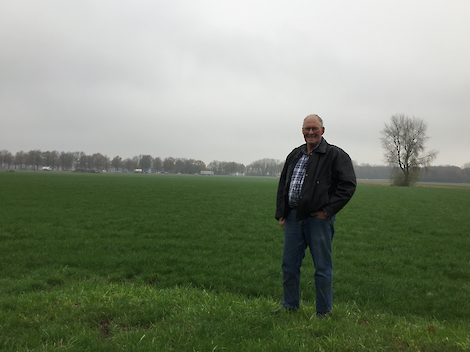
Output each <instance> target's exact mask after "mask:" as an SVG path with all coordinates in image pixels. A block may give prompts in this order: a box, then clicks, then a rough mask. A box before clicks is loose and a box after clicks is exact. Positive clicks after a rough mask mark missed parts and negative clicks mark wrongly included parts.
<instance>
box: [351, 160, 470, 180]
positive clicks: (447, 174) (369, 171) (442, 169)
mask: <svg viewBox="0 0 470 352" xmlns="http://www.w3.org/2000/svg"><path fill="white" fill-rule="evenodd" d="M354 170H355V172H356V177H357V178H358V179H363V180H366V179H369V180H389V179H390V175H391V174H392V171H393V167H392V166H383V165H369V164H361V165H357V164H355V165H354ZM419 179H420V181H421V182H447V183H470V163H468V164H466V165H464V168H460V167H457V166H451V165H446V166H428V167H427V168H421V169H420V170H419Z"/></svg>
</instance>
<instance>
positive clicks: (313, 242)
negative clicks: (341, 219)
mask: <svg viewBox="0 0 470 352" xmlns="http://www.w3.org/2000/svg"><path fill="white" fill-rule="evenodd" d="M324 132H325V128H324V127H323V121H322V119H321V118H320V117H319V116H318V115H309V116H307V117H306V118H305V119H304V122H303V126H302V133H303V135H304V139H305V142H306V143H305V144H303V145H301V146H300V147H298V148H295V149H294V150H293V151H292V152H291V153H290V154H289V155H288V156H287V159H286V162H285V164H284V168H283V170H282V173H281V177H280V180H279V186H278V190H277V205H276V219H277V220H278V221H279V225H281V227H282V229H283V230H284V250H283V253H282V271H283V287H284V297H283V299H282V305H281V306H280V307H279V308H278V309H276V310H275V311H273V312H275V313H277V312H279V311H281V310H284V309H285V310H289V311H290V310H292V311H293V310H296V309H297V308H299V303H300V267H301V266H302V260H303V258H304V257H305V250H306V248H307V246H308V247H309V248H310V253H311V255H312V259H313V263H314V265H315V293H316V313H315V314H314V315H313V316H312V317H319V318H321V319H323V318H325V317H328V316H329V315H331V309H332V307H333V262H332V255H331V241H332V240H333V234H334V221H335V215H336V213H337V212H339V211H340V210H341V209H342V208H343V207H344V206H345V205H346V203H347V202H348V201H349V200H350V199H351V197H352V196H353V194H354V191H355V189H356V176H355V173H354V169H353V166H352V162H351V159H350V157H349V155H348V154H346V152H344V151H343V150H342V149H340V148H338V147H336V146H334V145H331V144H328V142H327V141H326V140H325V139H324V138H323V133H324Z"/></svg>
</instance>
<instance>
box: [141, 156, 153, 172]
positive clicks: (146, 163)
mask: <svg viewBox="0 0 470 352" xmlns="http://www.w3.org/2000/svg"><path fill="white" fill-rule="evenodd" d="M139 166H140V168H141V169H143V170H147V171H149V170H150V168H151V166H152V157H151V156H150V155H142V156H141V157H140V160H139Z"/></svg>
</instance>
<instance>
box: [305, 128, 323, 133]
mask: <svg viewBox="0 0 470 352" xmlns="http://www.w3.org/2000/svg"><path fill="white" fill-rule="evenodd" d="M302 130H303V131H304V132H309V131H312V132H318V131H320V127H302Z"/></svg>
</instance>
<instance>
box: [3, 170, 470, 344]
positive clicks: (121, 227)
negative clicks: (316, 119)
mask: <svg viewBox="0 0 470 352" xmlns="http://www.w3.org/2000/svg"><path fill="white" fill-rule="evenodd" d="M276 187H277V179H275V178H261V177H259V178H256V177H251V178H250V177H239V178H237V177H213V176H211V177H202V176H178V175H135V174H129V175H127V174H79V173H60V172H57V173H56V172H44V173H43V172H14V173H6V172H4V173H0V189H1V192H0V211H1V217H0V244H1V245H0V293H1V295H0V308H1V309H0V328H1V330H0V331H1V334H0V350H5V351H23V350H24V351H52V350H56V349H57V350H58V349H68V350H76V351H85V350H89V351H94V350H96V351H116V350H126V351H129V350H139V351H146V350H149V351H155V350H162V351H163V350H168V351H188V350H191V351H192V350H195V351H216V350H226V351H311V350H319V351H321V350H323V351H348V350H349V351H356V350H361V351H364V350H366V351H380V350H383V351H436V350H437V351H467V350H470V338H469V337H468V336H469V334H470V318H469V312H470V304H469V302H468V297H469V296H470V284H469V283H470V259H469V258H470V257H469V255H468V250H469V248H470V246H469V242H470V240H469V236H468V234H469V233H470V219H469V217H468V211H469V209H470V189H468V188H460V189H457V188H435V187H413V188H398V187H390V186H381V185H373V184H360V185H359V186H358V188H357V191H356V194H355V196H354V197H353V199H352V200H351V202H350V203H349V204H348V205H347V206H346V208H344V209H343V210H342V211H341V212H340V213H339V214H338V216H337V221H336V232H335V239H334V241H333V254H334V265H335V269H334V290H335V291H334V315H333V317H332V318H331V319H329V320H327V321H315V320H310V316H311V315H312V314H313V313H314V307H315V301H314V300H315V294H314V282H313V270H314V268H313V264H312V263H311V260H309V257H308V256H307V257H306V259H305V260H304V265H303V269H302V275H303V280H302V302H301V309H300V311H299V312H297V313H296V314H289V315H287V314H286V315H277V316H273V315H271V314H270V313H269V310H271V309H273V308H276V307H277V306H278V305H279V303H280V299H281V295H282V287H281V281H282V273H281V268H280V260H281V253H282V244H283V234H282V231H281V230H280V228H279V226H278V225H277V223H276V220H275V219H274V210H275V208H274V207H275V193H276Z"/></svg>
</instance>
